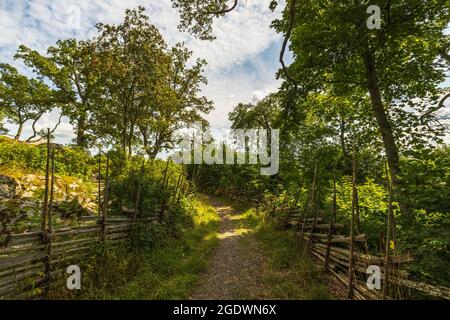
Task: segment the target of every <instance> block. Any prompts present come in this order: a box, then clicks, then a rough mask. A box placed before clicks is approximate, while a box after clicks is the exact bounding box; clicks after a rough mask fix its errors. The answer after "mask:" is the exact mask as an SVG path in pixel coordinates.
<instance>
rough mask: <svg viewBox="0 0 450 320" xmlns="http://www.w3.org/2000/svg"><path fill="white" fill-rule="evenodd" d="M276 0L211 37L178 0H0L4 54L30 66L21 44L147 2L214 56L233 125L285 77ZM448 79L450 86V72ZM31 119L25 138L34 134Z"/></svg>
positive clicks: (164, 26) (247, 7)
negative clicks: (246, 106)
mask: <svg viewBox="0 0 450 320" xmlns="http://www.w3.org/2000/svg"><path fill="white" fill-rule="evenodd" d="M269 3H270V0H246V1H241V2H240V5H239V6H238V8H237V9H236V10H235V11H233V12H231V13H229V14H227V15H226V16H225V17H224V18H221V19H219V20H217V21H216V22H215V23H214V27H213V30H214V34H215V36H216V37H217V39H216V40H214V41H212V42H209V41H201V40H198V39H195V38H193V37H192V36H191V35H189V34H187V33H182V32H180V31H179V30H178V28H177V24H178V21H179V16H178V12H177V11H176V10H175V9H173V8H172V5H171V2H170V0H127V1H123V0H0V29H1V30H2V31H3V32H2V33H0V60H1V61H2V62H8V63H12V64H13V65H15V66H16V67H18V68H19V70H21V71H22V72H25V73H27V72H29V70H28V69H26V68H25V67H24V66H22V65H21V64H20V63H19V62H17V61H14V60H13V59H12V57H13V55H14V53H15V51H16V49H17V47H18V46H19V45H20V44H25V45H27V46H29V47H31V48H33V49H35V50H38V51H40V52H42V53H45V51H46V49H47V48H48V47H49V46H50V45H52V44H54V43H55V42H56V41H57V40H58V39H60V38H68V37H75V38H77V39H86V38H90V37H92V36H94V35H95V34H96V32H95V24H96V23H97V22H103V23H120V22H121V21H122V19H123V16H124V12H125V9H126V8H135V7H137V6H138V5H142V6H144V7H145V8H146V9H147V14H148V16H149V17H150V20H151V22H152V23H153V24H155V25H156V26H157V27H158V28H159V29H160V31H161V33H162V34H163V36H164V38H165V39H166V42H167V43H168V44H169V45H171V46H173V45H174V44H175V43H177V42H184V43H185V44H186V46H187V47H188V48H190V49H191V50H192V51H193V52H194V58H204V59H206V61H207V62H208V65H207V67H206V69H205V75H206V76H207V78H208V81H209V82H208V85H207V86H204V87H203V94H204V95H205V96H207V97H208V98H209V99H210V100H212V101H214V104H215V110H214V111H212V112H211V113H210V114H209V115H208V116H207V119H208V120H209V122H210V124H211V126H212V127H214V128H227V127H229V121H228V113H229V112H230V111H231V110H232V109H233V107H234V106H235V105H236V104H238V103H239V102H244V103H246V102H255V101H257V100H259V99H261V98H263V97H264V96H266V95H267V94H268V93H270V92H274V91H276V90H277V88H278V87H279V85H280V82H279V81H278V80H276V79H275V73H276V71H277V70H278V69H279V62H278V56H279V52H280V48H281V42H282V37H281V35H280V34H277V33H276V32H275V31H274V30H273V29H271V28H270V23H271V22H272V20H274V19H275V18H278V17H279V16H280V10H281V9H282V7H283V5H279V6H278V8H277V10H275V12H271V11H270V10H269V9H268V6H269ZM445 86H450V80H447V81H446V83H445ZM57 119H58V113H57V112H52V113H51V114H48V115H45V117H43V119H42V120H41V121H40V122H39V123H38V128H47V127H49V126H52V124H53V123H55V122H56V121H57ZM29 126H30V124H28V127H27V128H26V129H25V130H24V134H23V136H22V138H27V137H28V136H29V135H30V134H31V130H30V128H29ZM10 128H12V129H14V126H10ZM55 135H56V141H57V142H60V143H67V142H70V140H71V139H72V138H73V129H72V126H71V125H70V124H69V123H68V121H67V119H63V123H62V125H60V127H59V128H58V129H57V130H56V132H55Z"/></svg>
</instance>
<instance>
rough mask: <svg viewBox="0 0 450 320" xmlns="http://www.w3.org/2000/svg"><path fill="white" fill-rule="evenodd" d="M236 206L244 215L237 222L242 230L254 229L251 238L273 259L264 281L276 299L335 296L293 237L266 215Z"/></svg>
mask: <svg viewBox="0 0 450 320" xmlns="http://www.w3.org/2000/svg"><path fill="white" fill-rule="evenodd" d="M235 207H236V208H237V209H238V210H240V211H241V212H243V213H242V214H241V215H240V217H239V218H238V220H239V221H240V222H241V225H242V227H244V228H250V229H253V233H252V236H253V237H254V238H255V239H256V240H257V241H259V242H260V243H261V244H262V247H263V250H264V252H265V254H266V256H267V257H268V258H269V260H270V268H268V269H267V270H265V274H264V275H263V278H264V281H265V282H266V283H267V285H268V287H269V288H270V290H271V295H272V298H273V299H283V300H287V299H291V300H325V299H332V298H333V297H332V296H331V295H330V294H329V293H328V290H327V283H326V277H325V275H324V271H323V269H322V268H321V267H320V266H318V265H317V264H315V262H314V261H313V260H312V259H311V257H310V256H309V255H308V253H307V252H306V250H305V249H304V248H303V246H302V244H301V243H299V242H298V241H297V240H296V239H295V237H294V235H293V234H292V233H290V232H286V231H285V230H282V228H281V227H280V226H279V225H278V224H277V223H275V222H272V221H269V220H265V219H264V216H265V213H264V212H258V211H256V210H255V209H245V208H243V206H242V204H239V203H235Z"/></svg>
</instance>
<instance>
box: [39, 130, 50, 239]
mask: <svg viewBox="0 0 450 320" xmlns="http://www.w3.org/2000/svg"><path fill="white" fill-rule="evenodd" d="M49 172H50V129H47V158H46V164H45V190H44V204H43V209H42V224H41V231H42V235H43V238H44V239H45V231H46V230H47V215H48V189H49V183H50V182H49Z"/></svg>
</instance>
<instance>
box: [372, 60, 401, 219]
mask: <svg viewBox="0 0 450 320" xmlns="http://www.w3.org/2000/svg"><path fill="white" fill-rule="evenodd" d="M364 64H365V68H366V79H367V87H368V90H369V94H370V99H371V101H372V111H373V113H374V115H375V118H376V120H377V124H378V129H379V130H380V133H381V137H382V139H383V145H384V150H385V152H386V157H387V161H388V164H389V170H390V174H391V179H392V183H393V186H394V190H395V192H396V194H397V196H398V199H397V201H398V203H399V205H400V208H401V210H402V211H403V212H404V213H407V212H408V209H407V206H406V205H405V202H404V201H403V199H402V196H401V192H400V186H399V181H398V175H399V174H400V158H399V155H398V149H397V145H396V144H395V138H394V134H393V132H392V127H391V124H390V122H389V119H388V116H387V113H386V110H385V109H384V105H383V100H382V98H381V92H380V87H379V84H378V77H377V74H376V69H375V59H374V57H373V55H372V54H371V53H370V52H367V53H366V54H365V55H364Z"/></svg>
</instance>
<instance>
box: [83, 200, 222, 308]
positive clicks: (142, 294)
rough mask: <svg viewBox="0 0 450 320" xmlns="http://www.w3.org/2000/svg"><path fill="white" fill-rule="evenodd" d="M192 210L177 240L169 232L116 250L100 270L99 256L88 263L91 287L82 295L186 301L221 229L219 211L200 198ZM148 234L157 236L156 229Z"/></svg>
mask: <svg viewBox="0 0 450 320" xmlns="http://www.w3.org/2000/svg"><path fill="white" fill-rule="evenodd" d="M186 209H187V208H186ZM189 210H190V211H189V213H188V212H185V214H188V215H190V216H191V217H192V219H193V225H192V226H186V225H185V226H184V232H183V233H181V234H180V237H178V238H173V237H168V236H166V237H164V238H160V239H159V240H158V241H155V242H153V243H152V244H149V243H148V242H147V244H146V245H143V246H139V247H136V246H134V250H132V251H131V252H130V251H128V252H127V250H128V249H126V248H127V246H124V247H117V248H116V249H112V250H111V251H110V252H109V253H108V259H109V261H110V263H105V265H107V266H108V268H106V267H103V264H102V267H101V269H98V268H97V267H96V266H97V264H98V262H99V260H98V258H99V257H98V256H97V257H95V256H94V260H92V261H90V262H88V265H90V266H91V268H90V272H89V273H88V275H87V276H88V278H89V282H88V283H89V284H90V285H88V289H87V290H85V291H83V292H82V298H86V299H111V298H113V299H187V298H188V297H189V294H190V292H191V290H192V288H193V285H194V284H195V282H196V280H197V278H198V276H199V274H200V273H201V272H202V271H203V270H204V269H205V268H206V264H207V259H206V258H207V256H208V255H209V254H211V252H212V251H213V249H214V248H215V247H216V246H217V244H218V240H217V239H216V238H215V235H216V233H217V232H218V227H219V217H218V215H217V212H216V211H215V210H214V208H212V207H211V206H209V205H207V204H206V203H205V202H204V201H202V200H201V199H198V200H194V201H192V202H191V204H190V205H189ZM144 233H145V234H146V236H147V238H149V237H150V238H153V237H154V232H153V230H152V229H147V230H145V231H144ZM119 257H120V258H119ZM106 262H107V261H106ZM99 272H104V273H103V274H99ZM99 276H100V278H98V277H99ZM110 277H111V278H110Z"/></svg>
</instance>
